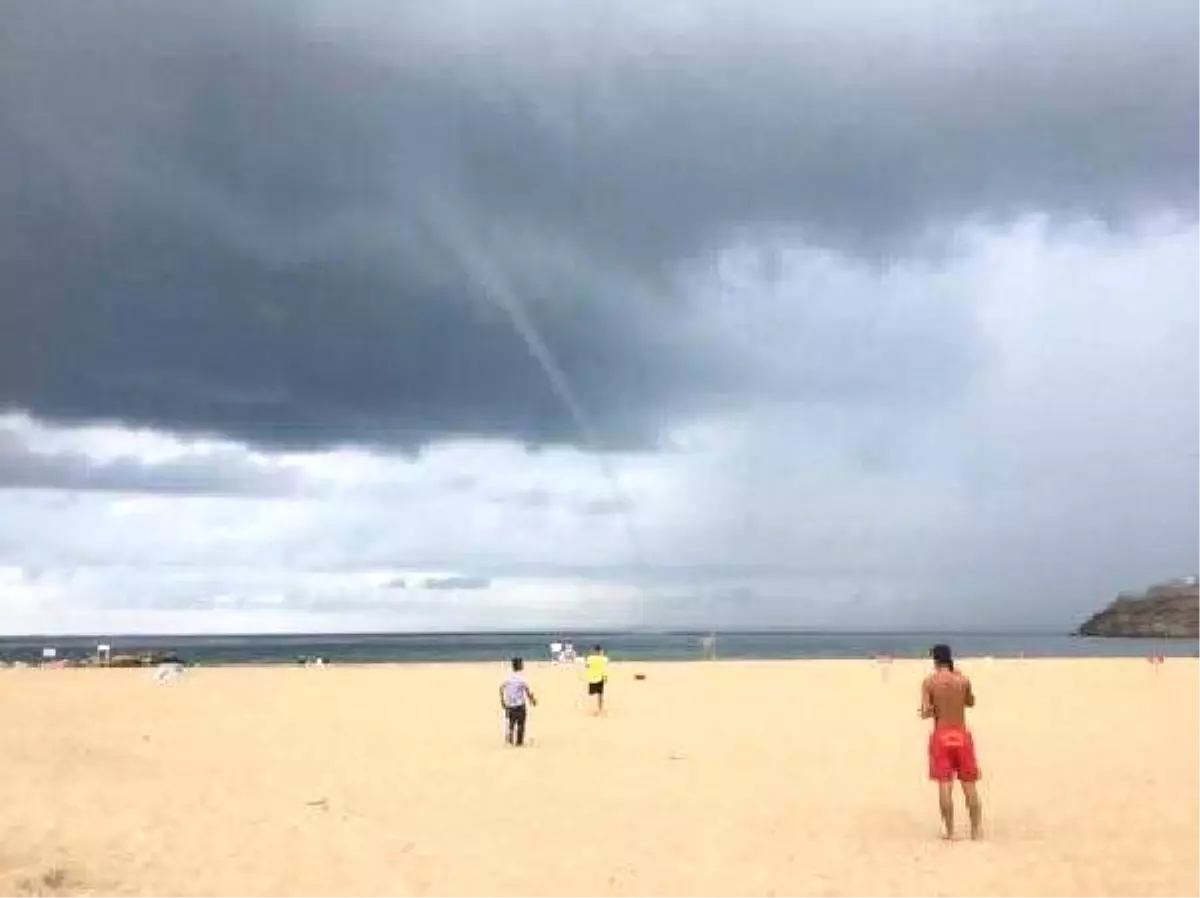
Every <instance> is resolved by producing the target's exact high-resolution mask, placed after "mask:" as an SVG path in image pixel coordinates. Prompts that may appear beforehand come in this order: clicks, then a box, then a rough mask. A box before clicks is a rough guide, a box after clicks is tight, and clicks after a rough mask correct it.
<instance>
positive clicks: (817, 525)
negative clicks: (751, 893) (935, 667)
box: [0, 0, 1200, 632]
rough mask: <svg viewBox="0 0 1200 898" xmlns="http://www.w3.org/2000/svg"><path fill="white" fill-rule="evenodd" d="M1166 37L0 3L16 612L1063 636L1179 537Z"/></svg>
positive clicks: (1198, 563)
mask: <svg viewBox="0 0 1200 898" xmlns="http://www.w3.org/2000/svg"><path fill="white" fill-rule="evenodd" d="M1198 31H1200V22H1198V11H1197V6H1196V3H1195V2H1194V0H1146V2H1142V3H1129V2H1127V0H1092V2H1089V3H1071V4H1067V3H1062V4H1045V3H1027V2H1020V0H978V2H973V3H961V2H951V0H904V2H899V0H859V2H856V3H834V2H823V0H821V2H809V3H784V2H780V0H776V2H759V0H672V2H658V3H643V2H634V0H617V2H610V3H601V4H585V5H582V6H581V5H579V4H566V3H555V2H550V0H503V2H500V0H446V2H441V3H410V2H394V0H389V2H385V0H323V2H313V0H296V2H292V3H286V4H285V3H276V2H261V3H254V2H241V0H239V2H220V0H180V2H173V3H167V4H159V3H150V2H136V3H135V2H120V0H102V2H95V3H78V2H70V0H9V2H5V3H3V4H0V209H3V214H2V215H0V631H4V632H67V631H75V632H96V631H105V632H120V631H135V630H150V631H176V632H178V631H237V630H241V631H247V630H251V631H260V630H279V629H293V630H313V629H322V630H331V629H375V628H385V629H391V628H417V629H431V628H432V629H436V628H456V629H457V628H471V627H481V628H491V627H534V626H567V625H573V626H589V625H595V626H622V625H629V624H648V625H685V626H692V625H695V626H736V625H742V626H754V625H767V624H788V625H794V626H813V627H875V628H889V627H906V628H907V627H947V628H950V627H953V628H964V627H970V628H994V627H1029V628H1040V629H1045V628H1050V629H1055V628H1059V629H1065V628H1068V627H1071V626H1073V625H1075V624H1076V623H1078V621H1079V620H1080V619H1081V618H1083V617H1086V616H1087V615H1088V614H1089V613H1091V612H1092V611H1094V610H1095V609H1096V608H1097V607H1099V606H1101V605H1103V604H1104V603H1106V602H1107V601H1108V600H1109V599H1110V598H1111V597H1112V596H1113V595H1114V594H1115V593H1116V591H1118V590H1121V589H1127V588H1138V587H1143V586H1145V585H1147V584H1149V583H1151V582H1153V581H1155V580H1158V579H1163V578H1166V577H1171V576H1176V575H1184V574H1190V573H1193V572H1195V571H1196V569H1197V567H1200V560H1198V554H1200V553H1198V543H1200V525H1198V513H1200V509H1198V502H1200V478H1198V473H1197V471H1198V459H1197V449H1198V442H1200V440H1198V434H1200V420H1198V407H1200V389H1198V374H1200V372H1198V367H1197V349H1198V348H1200V347H1198V346H1197V343H1198V340H1200V336H1198V334H1200V320H1198V319H1200V312H1198V310H1200V283H1198V265H1200V258H1198V249H1197V246H1198V236H1200V235H1198V226H1197V205H1198V202H1197V201H1198V190H1200V185H1198V177H1197V172H1198V166H1200V158H1198V149H1197V133H1198V129H1200V122H1198V114H1197V109H1198V103H1200V99H1198V90H1197V85H1198V75H1200V73H1198V64H1197V34H1198ZM454 578H466V579H454Z"/></svg>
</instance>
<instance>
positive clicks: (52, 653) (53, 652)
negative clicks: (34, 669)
mask: <svg viewBox="0 0 1200 898" xmlns="http://www.w3.org/2000/svg"><path fill="white" fill-rule="evenodd" d="M42 657H43V658H44V659H46V660H47V661H49V660H51V659H53V658H57V657H58V649H52V648H44V649H42Z"/></svg>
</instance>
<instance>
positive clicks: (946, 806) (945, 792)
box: [938, 779, 954, 839]
mask: <svg viewBox="0 0 1200 898" xmlns="http://www.w3.org/2000/svg"><path fill="white" fill-rule="evenodd" d="M938 809H939V810H940V811H941V812H942V830H943V835H942V838H943V839H953V838H954V780H952V779H945V780H938Z"/></svg>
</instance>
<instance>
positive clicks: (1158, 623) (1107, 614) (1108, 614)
mask: <svg viewBox="0 0 1200 898" xmlns="http://www.w3.org/2000/svg"><path fill="white" fill-rule="evenodd" d="M1079 635H1080V636H1117V637H1152V638H1163V639H1197V638H1200V589H1198V587H1197V578H1196V577H1186V578H1183V579H1179V580H1170V581H1168V582H1166V583H1159V584H1157V585H1155V586H1152V587H1150V588H1149V589H1148V590H1146V592H1145V593H1141V594H1138V593H1121V594H1120V595H1119V596H1117V598H1116V600H1115V601H1113V602H1112V604H1110V605H1109V606H1108V607H1107V608H1105V609H1104V610H1103V611H1100V612H1098V613H1097V614H1094V615H1092V616H1091V617H1090V618H1089V619H1088V620H1087V621H1085V622H1084V624H1083V625H1082V626H1081V627H1080V628H1079Z"/></svg>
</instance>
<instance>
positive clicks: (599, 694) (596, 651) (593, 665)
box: [583, 645, 608, 714]
mask: <svg viewBox="0 0 1200 898" xmlns="http://www.w3.org/2000/svg"><path fill="white" fill-rule="evenodd" d="M583 663H584V671H585V676H586V677H587V691H588V695H594V696H595V697H596V713H597V714H603V713H604V684H605V683H607V682H608V656H607V655H605V654H604V649H602V648H600V646H598V645H597V646H593V647H592V651H591V653H590V654H589V655H588V656H587V658H586V659H585V660H584V662H583Z"/></svg>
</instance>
